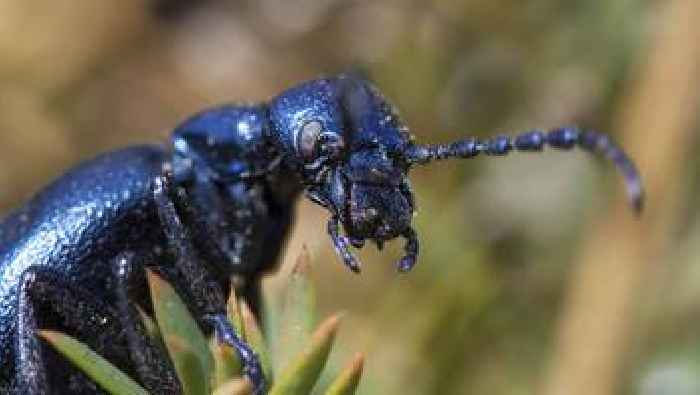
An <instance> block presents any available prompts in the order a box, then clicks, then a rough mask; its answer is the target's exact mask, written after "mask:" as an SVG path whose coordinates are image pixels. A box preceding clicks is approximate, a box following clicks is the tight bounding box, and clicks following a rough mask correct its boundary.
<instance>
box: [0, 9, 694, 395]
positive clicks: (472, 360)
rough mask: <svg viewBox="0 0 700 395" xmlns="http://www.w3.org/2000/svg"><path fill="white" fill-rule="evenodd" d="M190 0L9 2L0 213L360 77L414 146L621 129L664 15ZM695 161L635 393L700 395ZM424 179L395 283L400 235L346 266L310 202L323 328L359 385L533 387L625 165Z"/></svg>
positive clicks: (416, 178) (493, 165) (557, 158)
mask: <svg viewBox="0 0 700 395" xmlns="http://www.w3.org/2000/svg"><path fill="white" fill-rule="evenodd" d="M183 3H186V2H179V1H167V0H162V1H151V2H144V1H133V0H130V1H124V2H112V3H110V5H109V6H107V5H105V3H103V2H100V3H94V2H91V1H89V0H79V1H76V2H71V3H70V4H68V3H65V2H54V3H47V2H42V1H38V0H6V1H4V2H2V4H1V5H0V33H2V34H0V51H1V53H3V58H2V59H1V60H0V83H1V84H2V89H1V90H0V103H2V105H0V130H2V132H0V209H2V210H3V211H6V210H9V209H10V208H11V207H13V206H15V205H16V204H18V203H19V202H20V201H21V200H22V199H24V198H26V197H27V196H28V195H29V194H30V193H31V192H32V191H35V190H37V189H38V188H40V186H41V185H43V184H44V183H46V182H47V181H48V180H49V179H50V178H52V177H54V176H56V175H58V174H60V173H61V172H62V171H64V169H66V168H67V167H68V166H70V165H72V164H75V163H76V162H77V161H79V160H82V159H86V158H89V157H91V156H94V155H95V154H96V153H98V152H102V151H106V150H109V149H113V148H116V147H120V146H124V145H127V144H133V143H139V142H151V141H159V140H162V139H163V138H165V137H166V136H167V134H168V131H169V130H171V129H172V127H173V126H174V125H175V124H177V122H178V121H180V120H181V119H183V118H184V117H186V116H187V115H189V114H191V113H193V112H195V111H198V110H200V109H201V108H203V107H206V106H209V105H212V104H215V103H221V102H230V101H249V100H264V99H266V98H268V97H270V96H272V95H274V94H276V93H277V92H279V91H280V90H282V89H283V88H285V87H287V86H289V85H292V84H294V83H296V82H298V81H300V80H304V79H309V78H314V77H316V76H318V75H320V74H329V73H335V72H339V71H346V70H364V71H367V72H368V74H369V75H370V76H371V77H372V78H373V79H374V80H375V81H376V82H377V83H378V85H379V86H380V87H381V89H382V90H383V91H384V92H385V93H386V94H387V95H388V96H389V97H391V98H392V99H393V101H394V102H395V103H396V104H397V106H398V107H399V109H400V111H401V114H402V115H403V116H404V118H405V119H406V120H407V122H408V124H409V125H410V126H411V128H412V132H413V133H414V134H416V136H417V137H418V139H419V140H421V141H436V142H437V141H448V140H450V139H453V138H456V137H458V136H465V135H479V136H486V135H493V134H496V133H500V132H506V131H510V130H522V129H530V128H533V127H549V126H555V125H560V124H571V123H577V124H583V125H588V126H592V127H595V128H596V129H599V130H602V131H606V132H610V133H611V134H612V135H613V136H615V135H616V131H615V130H613V126H615V125H617V124H616V118H617V116H618V114H619V113H620V112H621V110H622V109H621V108H620V105H621V101H622V97H623V96H624V95H626V94H628V93H629V91H631V90H633V89H634V87H635V83H636V79H637V78H639V75H638V74H637V72H638V70H639V69H640V68H641V66H642V65H644V64H645V62H646V61H647V60H648V58H649V56H650V55H649V52H648V51H649V50H650V41H651V40H650V37H651V36H653V34H654V33H655V31H656V29H657V27H658V23H659V12H658V10H659V8H660V7H661V5H663V4H664V2H654V1H649V0H618V1H609V2H606V1H579V0H575V1H563V0H532V1H526V2H523V1H514V0H488V1H487V0H464V1H457V0H428V1H418V0H378V1H369V0H351V1H344V0H299V1H284V0H257V1H255V0H248V1H233V0H231V1H225V0H208V1H193V2H191V4H190V5H189V6H186V7H183V6H182V4H183ZM97 4H99V5H97ZM178 4H179V5H180V6H178ZM686 39H687V40H695V39H696V38H694V37H687V38H686ZM660 100H663V99H662V98H660ZM690 105H691V106H693V108H696V109H700V108H699V106H698V103H692V104H690ZM698 130H699V126H698V124H697V120H696V122H695V126H694V128H693V130H692V134H693V135H697V132H698ZM639 133H647V134H648V135H649V136H652V137H653V138H658V139H663V138H664V137H665V134H664V130H656V131H639ZM618 137H619V136H618ZM652 137H650V138H652ZM696 146H697V142H696V141H695V142H694V145H693V148H694V147H696ZM679 160H680V159H679ZM683 164H684V171H685V174H684V178H683V180H682V183H683V185H684V188H683V190H682V191H681V192H680V193H682V194H683V195H682V196H679V197H678V199H677V202H678V203H677V204H678V205H680V206H679V207H678V208H677V211H678V212H679V213H680V214H679V217H680V218H682V220H680V221H679V224H678V226H677V227H676V228H674V229H673V230H672V232H673V237H672V241H671V244H670V245H668V246H666V250H668V251H671V253H670V254H667V255H665V256H664V257H660V258H658V259H656V264H657V265H658V267H659V268H660V269H659V271H658V272H656V275H655V276H654V278H653V279H648V281H650V282H651V281H652V280H653V283H648V284H644V286H645V287H646V289H648V290H649V293H648V295H647V298H646V299H643V300H640V301H638V304H639V309H640V310H641V316H642V318H640V319H639V321H640V322H639V324H638V325H636V326H635V338H634V340H633V341H632V349H631V350H630V351H629V355H625V358H624V359H625V372H624V374H623V376H624V377H622V382H623V388H622V389H621V391H623V392H624V393H640V394H645V395H648V394H660V393H682V392H679V391H681V390H676V388H681V389H683V388H690V390H688V391H689V392H688V393H697V392H698V386H699V384H698V383H697V380H696V379H695V377H697V374H698V372H699V371H698V368H697V366H698V361H700V352H699V351H700V347H699V346H700V343H699V342H698V337H697V333H698V329H700V321H699V320H698V311H700V272H699V271H698V269H697V267H696V266H697V265H694V264H695V263H697V262H698V261H700V251H699V250H698V248H697V245H698V243H697V241H698V237H699V236H698V235H699V234H700V221H699V218H698V216H697V210H696V209H695V207H696V206H697V204H698V202H699V201H700V194H699V193H698V190H699V189H700V185H698V183H697V182H696V181H695V180H697V179H698V177H697V170H698V161H697V159H695V157H694V156H690V157H689V158H687V159H683ZM651 170H652V169H645V168H642V169H641V172H642V174H643V175H644V174H646V173H649V172H650V171H651ZM412 180H413V182H414V185H415V189H416V195H417V199H418V205H419V212H418V216H417V217H416V219H415V221H416V228H417V229H418V231H419V235H420V239H421V242H422V255H421V259H420V262H419V265H418V266H417V267H416V269H415V270H414V272H413V273H411V274H410V275H408V276H398V275H397V274H396V273H395V272H394V270H393V265H392V263H393V260H394V259H396V258H397V257H398V256H399V253H400V246H396V245H393V244H392V245H390V246H388V248H387V249H386V250H385V251H383V252H382V253H378V252H376V251H374V250H373V249H371V248H369V249H366V250H364V251H362V252H361V254H360V255H361V258H362V260H363V261H364V262H365V270H364V272H363V274H362V276H360V277H358V276H354V275H352V274H350V273H347V272H346V271H345V270H344V268H343V267H342V266H341V265H340V264H339V263H338V261H337V258H336V257H335V256H334V254H333V252H332V249H331V246H330V243H329V241H328V239H327V236H326V235H325V234H324V232H323V231H321V230H320V229H323V227H322V226H320V224H322V221H324V218H325V215H326V214H325V213H324V212H323V211H322V210H320V209H318V208H317V207H314V206H312V205H311V204H308V203H306V202H304V203H301V204H300V205H299V215H298V221H297V224H296V227H295V230H294V233H293V237H292V239H291V240H290V243H289V247H288V254H292V256H296V255H297V254H298V252H299V250H300V248H301V245H302V243H304V242H306V243H308V245H309V247H310V248H311V250H312V253H313V254H314V256H315V258H314V261H315V262H325V263H326V264H324V265H321V267H319V269H318V271H317V272H316V274H315V278H316V282H317V284H318V288H319V291H318V292H319V294H318V295H319V296H318V301H319V304H320V307H321V310H322V315H325V314H326V313H327V312H329V311H336V310H339V309H342V310H346V311H347V312H348V313H349V314H348V316H347V319H346V322H345V323H344V325H345V328H346V330H345V331H343V333H341V334H340V335H339V336H340V339H339V344H341V345H342V347H347V350H362V351H364V352H366V354H367V355H368V359H367V365H366V376H365V377H364V378H363V383H362V384H361V386H360V393H367V394H369V393H382V394H409V395H410V394H430V393H440V394H467V393H469V394H482V393H488V394H534V393H538V391H539V390H540V388H541V384H542V382H543V381H545V380H546V379H547V377H546V376H547V366H548V364H549V363H550V362H551V361H552V360H553V355H552V353H553V352H555V338H556V333H557V326H558V322H559V320H560V319H562V318H561V317H564V316H566V312H565V311H563V309H565V305H564V304H563V300H564V295H565V294H566V292H567V287H568V286H570V285H571V283H570V281H569V278H570V273H571V270H572V262H573V258H574V257H575V256H577V254H578V251H579V248H580V243H581V240H582V239H584V238H585V237H586V232H587V231H588V230H589V229H590V224H589V223H588V221H589V219H591V218H595V215H596V213H598V212H599V211H601V210H602V209H603V208H604V207H607V202H609V201H610V200H611V199H612V197H613V196H614V193H615V191H618V189H619V188H620V186H619V182H618V181H619V180H618V179H617V178H616V177H615V174H614V171H613V170H612V168H611V166H598V165H597V163H596V162H595V161H593V160H591V158H589V157H587V156H586V155H585V154H563V153H549V152H548V153H544V154H542V155H537V156H536V155H533V156H529V155H520V156H517V155H513V156H512V157H509V158H504V159H493V158H491V159H488V158H479V159H475V160H473V161H469V162H451V163H441V164H436V165H433V166H432V167H426V168H421V169H416V170H415V171H414V172H413V174H412ZM651 199H654V197H653V196H652V197H651ZM614 244H615V240H611V241H610V246H611V248H614ZM283 270H291V269H290V268H289V267H285V268H283ZM611 281H614V279H612V280H611ZM267 286H268V287H269V288H275V287H279V286H280V285H279V284H278V283H277V282H276V281H275V279H271V281H269V283H268V284H267ZM655 295H663V297H655ZM601 325H606V323H604V322H603V323H601ZM348 328H349V330H348ZM584 340H585V339H582V341H584ZM341 351H342V350H341ZM349 352H350V351H346V352H344V353H343V352H340V353H338V354H339V355H337V356H334V357H333V358H331V361H330V364H331V365H333V364H335V363H336V362H335V359H334V358H336V357H338V358H341V360H345V359H347V357H348V355H349ZM668 377H671V379H669V378H668ZM669 383H670V384H669ZM693 385H694V386H695V387H693ZM674 386H676V387H674ZM693 388H694V389H695V390H693ZM664 391H666V392H664ZM674 391H675V392H674Z"/></svg>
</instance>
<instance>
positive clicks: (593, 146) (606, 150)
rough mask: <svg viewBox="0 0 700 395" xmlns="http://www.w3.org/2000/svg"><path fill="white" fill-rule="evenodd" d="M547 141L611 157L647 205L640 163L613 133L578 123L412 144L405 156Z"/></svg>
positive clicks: (423, 157)
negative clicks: (618, 142) (514, 135)
mask: <svg viewBox="0 0 700 395" xmlns="http://www.w3.org/2000/svg"><path fill="white" fill-rule="evenodd" d="M545 145H548V146H550V147H553V148H558V149H565V150H568V149H571V148H573V147H575V146H578V147H580V148H582V149H584V150H586V151H589V152H593V153H596V154H601V155H603V156H604V157H606V158H607V159H609V160H611V161H612V162H613V163H614V164H615V166H616V167H617V169H618V170H619V171H620V173H622V177H623V178H624V180H625V185H626V187H627V195H628V197H629V200H630V202H631V204H632V207H633V208H634V210H635V212H637V213H640V212H641V211H642V208H643V206H644V190H643V187H642V180H641V177H640V176H639V172H638V171H637V167H636V166H635V165H634V163H633V162H632V161H631V160H630V159H629V157H628V156H627V155H626V154H625V153H624V151H622V149H620V148H619V147H618V146H617V145H616V144H615V143H614V142H613V141H612V139H610V137H608V136H606V135H604V134H600V133H597V132H593V131H587V130H586V131H582V130H580V129H578V128H575V127H564V128H557V129H553V130H551V131H548V132H545V131H542V130H533V131H529V132H525V133H522V134H520V135H518V136H516V137H514V138H512V137H509V136H496V137H494V138H490V139H477V138H474V137H469V138H466V139H463V140H459V141H455V142H453V143H447V144H429V145H411V146H409V147H408V149H407V154H406V158H407V160H408V161H409V163H411V164H421V165H422V164H428V163H430V162H432V161H434V160H442V159H449V158H473V157H475V156H477V155H479V154H480V153H482V152H483V153H484V154H486V155H493V156H502V155H507V154H508V153H509V152H510V151H512V150H513V149H515V150H516V151H535V152H536V151H542V149H543V148H544V146H545Z"/></svg>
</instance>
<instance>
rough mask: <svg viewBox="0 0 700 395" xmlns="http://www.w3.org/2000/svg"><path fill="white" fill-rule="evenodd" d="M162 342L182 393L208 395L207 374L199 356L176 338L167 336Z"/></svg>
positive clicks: (186, 343)
mask: <svg viewBox="0 0 700 395" xmlns="http://www.w3.org/2000/svg"><path fill="white" fill-rule="evenodd" d="M164 340H165V345H166V347H167V348H168V353H169V354H170V358H171V359H172V361H173V365H175V371H176V372H177V376H178V378H179V379H180V383H182V391H183V393H184V394H185V395H209V394H210V389H209V388H210V386H209V379H208V377H207V374H206V373H207V372H205V371H204V369H203V368H202V364H201V359H200V355H198V354H197V353H196V352H195V351H194V350H193V349H192V348H191V347H190V345H189V343H188V342H186V341H184V340H183V339H181V338H179V337H177V336H174V335H173V336H167V337H166V338H165V339H164Z"/></svg>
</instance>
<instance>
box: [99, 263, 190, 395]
mask: <svg viewBox="0 0 700 395" xmlns="http://www.w3.org/2000/svg"><path fill="white" fill-rule="evenodd" d="M134 259H135V255H134V254H132V253H123V254H120V255H119V256H117V258H116V259H115V262H114V265H112V267H113V270H114V277H115V279H116V283H117V287H116V290H115V293H116V307H117V309H118V311H119V316H118V317H119V321H120V322H121V326H122V327H123V328H124V335H125V336H126V342H127V345H128V347H129V356H130V358H131V360H132V363H133V365H134V368H135V370H136V373H137V374H138V376H139V378H140V379H141V382H142V383H143V385H144V386H145V387H146V389H147V390H149V392H151V393H167V394H180V393H182V389H181V388H180V382H179V381H178V379H177V374H176V373H175V369H174V368H173V366H172V364H171V363H170V359H169V358H168V357H167V355H166V354H165V353H164V352H163V349H162V348H160V347H158V345H156V344H154V342H153V341H152V339H150V338H149V337H148V335H147V334H146V330H145V328H144V326H143V322H142V321H141V318H140V317H139V315H138V312H137V311H136V308H135V307H134V306H133V305H132V304H131V302H130V301H129V298H128V289H129V285H130V284H132V283H134V281H135V280H136V278H135V276H136V275H142V274H143V273H135V272H134V268H135V267H136V266H134V264H133V262H134ZM139 269H142V268H141V267H139ZM140 280H141V281H145V280H144V279H143V278H141V279H140Z"/></svg>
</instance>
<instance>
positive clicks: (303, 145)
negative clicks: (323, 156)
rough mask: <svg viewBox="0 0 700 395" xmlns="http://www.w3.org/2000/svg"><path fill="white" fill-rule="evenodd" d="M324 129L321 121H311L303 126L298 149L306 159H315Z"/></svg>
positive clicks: (298, 138) (298, 139) (298, 137)
mask: <svg viewBox="0 0 700 395" xmlns="http://www.w3.org/2000/svg"><path fill="white" fill-rule="evenodd" d="M322 131H323V125H321V122H319V121H309V122H307V123H305V124H304V126H302V128H301V132H300V133H299V135H298V136H297V151H298V152H299V153H301V156H302V157H303V158H304V159H305V160H310V159H313V157H314V154H315V153H316V144H317V142H318V137H319V136H320V135H321V132H322Z"/></svg>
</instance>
